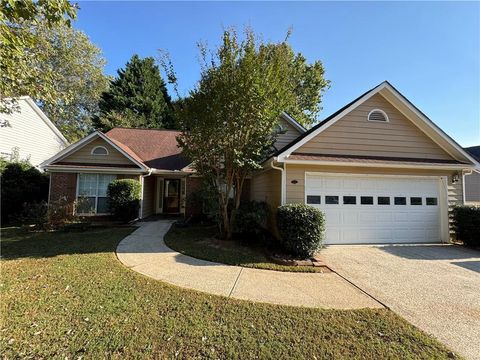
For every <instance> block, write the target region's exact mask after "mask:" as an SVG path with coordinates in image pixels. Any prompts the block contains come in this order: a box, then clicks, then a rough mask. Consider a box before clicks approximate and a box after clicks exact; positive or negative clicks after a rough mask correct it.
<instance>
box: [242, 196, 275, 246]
mask: <svg viewBox="0 0 480 360" xmlns="http://www.w3.org/2000/svg"><path fill="white" fill-rule="evenodd" d="M268 214H269V207H268V204H267V203H266V202H264V201H254V200H252V201H244V202H242V203H240V207H239V208H238V209H237V211H236V213H235V223H234V232H236V233H240V234H244V235H247V236H248V237H255V238H258V236H259V234H261V233H262V232H263V229H264V228H265V226H266V223H267V218H268Z"/></svg>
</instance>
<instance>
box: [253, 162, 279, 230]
mask: <svg viewBox="0 0 480 360" xmlns="http://www.w3.org/2000/svg"><path fill="white" fill-rule="evenodd" d="M281 188H282V176H281V173H280V171H279V170H274V169H270V170H266V171H262V172H259V173H257V174H255V175H254V176H253V177H252V179H251V182H250V197H251V200H255V201H265V202H266V203H267V204H268V205H269V207H270V216H269V218H268V221H267V228H268V229H270V231H271V232H272V233H273V234H274V235H275V236H277V237H278V236H279V235H278V229H277V226H276V217H275V216H276V209H277V207H279V206H280V204H281V201H282V199H281Z"/></svg>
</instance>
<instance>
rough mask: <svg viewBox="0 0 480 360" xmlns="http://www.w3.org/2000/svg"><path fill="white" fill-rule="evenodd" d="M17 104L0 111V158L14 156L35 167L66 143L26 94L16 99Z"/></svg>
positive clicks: (65, 145) (8, 158) (9, 158)
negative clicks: (13, 107) (10, 109)
mask: <svg viewBox="0 0 480 360" xmlns="http://www.w3.org/2000/svg"><path fill="white" fill-rule="evenodd" d="M17 107H18V108H17V109H16V110H15V111H13V112H12V113H11V114H0V157H2V158H4V159H6V160H11V159H12V158H15V157H16V156H18V158H19V159H21V160H28V161H29V162H30V163H31V164H32V165H33V166H38V165H40V164H41V163H43V162H44V161H45V160H47V159H49V158H50V157H52V156H53V155H55V154H56V153H58V152H59V151H60V150H62V149H64V148H65V147H67V146H68V145H69V144H68V141H67V139H65V137H64V136H63V135H62V133H61V132H60V131H59V130H58V129H57V128H56V127H55V125H53V123H52V122H51V121H50V120H49V119H48V117H47V116H46V115H45V114H44V113H43V111H42V110H40V108H39V107H38V106H37V105H36V104H35V102H34V101H33V100H32V99H31V98H30V97H28V96H22V97H20V98H18V99H17ZM17 110H18V111H17Z"/></svg>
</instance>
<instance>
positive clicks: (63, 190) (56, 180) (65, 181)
mask: <svg viewBox="0 0 480 360" xmlns="http://www.w3.org/2000/svg"><path fill="white" fill-rule="evenodd" d="M76 196H77V174H75V173H61V172H52V173H50V193H49V196H48V202H49V204H51V203H52V202H55V201H58V200H59V199H61V198H64V197H65V198H66V199H67V202H68V203H69V204H71V208H72V212H73V204H74V202H75V198H76Z"/></svg>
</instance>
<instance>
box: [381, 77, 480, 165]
mask: <svg viewBox="0 0 480 360" xmlns="http://www.w3.org/2000/svg"><path fill="white" fill-rule="evenodd" d="M386 88H387V89H388V90H389V91H390V92H392V93H393V95H394V96H395V98H396V99H398V100H399V101H400V102H401V103H402V104H403V105H405V106H406V107H407V108H408V109H409V110H410V111H412V112H413V113H414V114H415V115H416V116H417V117H418V118H420V119H421V120H423V122H424V123H425V124H427V125H428V126H429V128H430V129H432V130H433V131H434V132H435V133H436V134H438V135H440V137H441V138H442V139H443V140H444V141H446V142H447V143H448V144H449V145H450V146H452V147H453V148H454V149H455V150H457V151H458V152H459V153H460V154H461V155H463V156H464V157H465V158H466V159H468V160H469V161H471V162H472V163H473V164H475V165H477V166H478V165H480V163H479V162H478V161H477V160H475V158H473V157H472V156H471V155H470V154H469V153H468V152H466V151H465V150H464V149H463V148H462V147H461V146H460V145H459V144H457V142H456V141H455V140H453V139H452V138H451V137H450V136H448V135H447V134H446V133H445V132H444V131H443V130H442V129H441V128H439V127H438V126H437V125H436V124H435V123H434V122H433V121H432V120H430V119H429V118H428V117H427V116H425V114H423V113H422V112H421V111H419V110H418V109H417V108H416V107H415V106H414V105H412V103H411V102H410V101H409V100H408V99H407V98H405V96H403V95H402V94H401V93H400V92H399V91H398V90H397V89H395V88H394V87H393V86H392V85H390V84H389V83H386ZM382 96H383V95H382ZM384 97H385V96H384ZM385 99H386V100H387V101H388V99H387V98H385ZM389 102H391V101H389ZM396 108H397V110H399V111H400V112H402V114H403V115H405V116H406V117H407V118H408V119H409V120H410V121H412V122H413V123H414V124H416V123H415V121H413V120H412V119H411V117H410V116H408V115H407V114H405V113H404V112H403V111H401V109H398V107H396ZM417 126H418V125H417ZM426 135H427V136H428V137H429V138H430V139H432V140H433V141H435V139H434V138H432V136H430V135H429V134H426ZM435 143H436V144H437V145H439V146H440V147H441V148H442V149H444V150H445V151H446V152H447V153H448V154H450V155H451V156H453V157H454V158H455V156H454V155H453V154H451V152H450V151H448V150H447V149H445V147H444V146H442V145H441V144H439V143H438V141H435Z"/></svg>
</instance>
